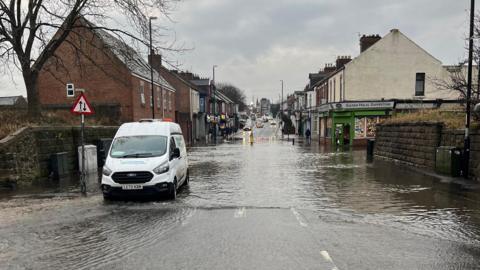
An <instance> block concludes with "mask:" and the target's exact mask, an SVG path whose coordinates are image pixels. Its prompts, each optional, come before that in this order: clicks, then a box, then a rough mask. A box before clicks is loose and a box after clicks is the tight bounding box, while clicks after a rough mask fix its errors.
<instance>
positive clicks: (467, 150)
mask: <svg viewBox="0 0 480 270" xmlns="http://www.w3.org/2000/svg"><path fill="white" fill-rule="evenodd" d="M474 19H475V0H470V34H469V39H468V78H467V80H468V81H467V100H466V102H467V117H466V123H465V140H464V147H463V148H464V177H465V178H468V175H469V167H470V166H469V163H470V134H469V132H470V110H471V108H470V101H471V95H472V64H473V63H472V62H473V26H474Z"/></svg>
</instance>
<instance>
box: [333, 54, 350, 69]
mask: <svg viewBox="0 0 480 270" xmlns="http://www.w3.org/2000/svg"><path fill="white" fill-rule="evenodd" d="M350 61H352V57H350V56H339V57H337V61H336V69H341V68H342V67H343V66H345V65H346V64H347V63H348V62H350Z"/></svg>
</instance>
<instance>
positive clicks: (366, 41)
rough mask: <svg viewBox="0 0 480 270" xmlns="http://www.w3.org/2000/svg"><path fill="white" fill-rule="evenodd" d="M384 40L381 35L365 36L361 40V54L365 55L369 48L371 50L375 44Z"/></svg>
mask: <svg viewBox="0 0 480 270" xmlns="http://www.w3.org/2000/svg"><path fill="white" fill-rule="evenodd" d="M380 39H382V37H380V35H369V36H366V35H363V36H362V37H361V38H360V53H363V52H364V51H366V50H367V49H368V48H370V47H371V46H372V45H373V44H375V43H376V42H377V41H379V40H380Z"/></svg>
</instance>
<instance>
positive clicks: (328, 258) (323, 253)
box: [320, 250, 339, 270]
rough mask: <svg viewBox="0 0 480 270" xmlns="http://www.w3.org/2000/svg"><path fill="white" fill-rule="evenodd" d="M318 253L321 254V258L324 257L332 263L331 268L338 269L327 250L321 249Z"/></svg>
mask: <svg viewBox="0 0 480 270" xmlns="http://www.w3.org/2000/svg"><path fill="white" fill-rule="evenodd" d="M320 255H322V257H323V259H325V261H327V262H329V263H331V264H333V268H332V270H339V269H338V267H337V266H336V265H335V263H334V262H333V259H332V257H330V254H328V252H327V251H326V250H322V251H320Z"/></svg>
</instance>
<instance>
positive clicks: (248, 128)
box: [243, 127, 252, 131]
mask: <svg viewBox="0 0 480 270" xmlns="http://www.w3.org/2000/svg"><path fill="white" fill-rule="evenodd" d="M243 131H252V129H251V128H250V127H244V128H243Z"/></svg>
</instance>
